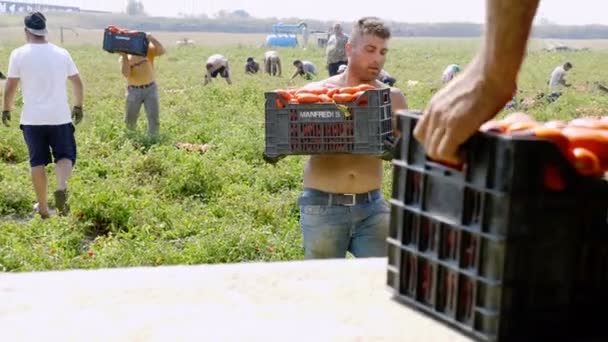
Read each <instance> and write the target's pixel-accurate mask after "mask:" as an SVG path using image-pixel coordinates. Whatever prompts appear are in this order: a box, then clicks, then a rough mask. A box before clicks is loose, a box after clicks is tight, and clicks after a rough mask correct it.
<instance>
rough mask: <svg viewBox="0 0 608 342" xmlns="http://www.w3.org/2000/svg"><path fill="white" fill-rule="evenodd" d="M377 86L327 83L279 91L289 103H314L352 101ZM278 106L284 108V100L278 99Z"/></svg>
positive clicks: (361, 102)
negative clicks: (347, 85) (339, 85)
mask: <svg viewBox="0 0 608 342" xmlns="http://www.w3.org/2000/svg"><path fill="white" fill-rule="evenodd" d="M373 89H376V87H374V86H372V85H369V84H360V85H358V86H354V87H337V86H334V85H332V84H325V85H323V86H320V87H304V88H300V89H296V88H288V89H277V90H275V91H274V92H275V93H277V94H278V95H279V96H280V97H281V98H282V99H283V100H284V101H285V102H287V103H289V104H304V103H306V104H312V103H342V104H347V103H352V102H355V101H357V100H358V99H359V98H360V97H361V96H362V95H363V93H365V91H367V90H373ZM361 100H362V101H360V102H359V103H358V104H359V105H360V106H365V105H366V104H367V101H365V99H363V98H362V99H361ZM276 104H277V107H279V108H284V107H285V105H284V103H283V102H282V101H280V100H279V99H277V101H276Z"/></svg>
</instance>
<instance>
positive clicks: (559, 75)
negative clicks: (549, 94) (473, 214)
mask: <svg viewBox="0 0 608 342" xmlns="http://www.w3.org/2000/svg"><path fill="white" fill-rule="evenodd" d="M564 76H566V70H564V67H562V66H558V67H557V68H555V70H553V72H552V73H551V80H549V88H551V90H558V89H559V88H560V86H561V82H562V80H563V79H564Z"/></svg>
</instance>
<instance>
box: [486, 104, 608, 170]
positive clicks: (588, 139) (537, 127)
mask: <svg viewBox="0 0 608 342" xmlns="http://www.w3.org/2000/svg"><path fill="white" fill-rule="evenodd" d="M480 130H481V131H484V132H496V133H500V134H509V135H516V136H521V135H523V136H535V137H538V138H544V139H548V140H551V141H553V142H554V143H555V144H557V146H558V147H559V149H560V151H561V152H562V153H563V154H564V156H565V157H566V158H567V159H568V160H569V161H570V162H571V163H572V165H573V166H574V168H575V169H576V170H577V171H578V173H579V174H581V175H583V176H592V177H602V176H604V175H605V173H606V172H608V117H606V116H605V117H601V118H592V117H583V118H577V119H573V120H571V121H569V122H565V121H559V120H554V121H548V122H537V121H535V120H534V119H533V118H531V117H530V116H528V115H526V114H524V113H513V114H510V115H509V116H507V117H505V118H504V119H502V120H492V121H488V122H486V123H485V124H483V125H482V126H481V128H480Z"/></svg>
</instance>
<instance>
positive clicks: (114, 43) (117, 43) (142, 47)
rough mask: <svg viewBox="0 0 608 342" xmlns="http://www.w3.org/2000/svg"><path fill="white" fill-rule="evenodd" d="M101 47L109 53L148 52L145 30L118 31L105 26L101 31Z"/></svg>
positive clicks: (140, 53) (144, 53) (140, 54)
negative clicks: (102, 31)
mask: <svg viewBox="0 0 608 342" xmlns="http://www.w3.org/2000/svg"><path fill="white" fill-rule="evenodd" d="M103 49H104V50H105V51H108V52H111V53H114V52H124V53H128V54H131V55H137V56H146V55H147V54H148V39H147V38H146V33H145V32H130V33H118V32H112V31H111V30H110V29H108V28H106V29H105V30H104V33H103Z"/></svg>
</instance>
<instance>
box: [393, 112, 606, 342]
mask: <svg viewBox="0 0 608 342" xmlns="http://www.w3.org/2000/svg"><path fill="white" fill-rule="evenodd" d="M417 120H418V115H417V114H414V113H406V114H404V115H399V116H398V120H397V122H398V127H399V128H400V130H401V133H402V139H400V140H399V142H398V143H397V152H396V153H397V156H396V157H395V159H394V160H393V177H394V178H393V191H392V196H391V200H390V203H391V222H390V231H389V238H388V248H389V252H388V253H389V256H388V277H387V282H388V285H389V287H390V288H391V289H392V291H393V293H394V295H395V297H396V299H397V300H399V301H400V302H402V303H404V304H406V305H408V306H410V307H413V308H416V309H418V310H420V311H422V312H424V313H426V314H428V315H430V316H431V317H434V318H435V319H437V320H438V321H440V322H443V323H445V324H448V325H450V326H452V327H455V328H457V329H459V330H460V331H462V332H464V333H465V334H467V335H469V336H471V337H473V338H475V339H476V340H479V341H608V330H606V329H605V327H604V325H605V323H604V321H605V309H606V308H607V307H608V296H607V295H606V291H607V290H608V267H607V266H608V265H607V261H608V224H607V214H608V184H607V182H606V181H605V180H603V179H598V178H589V177H582V176H579V175H578V174H577V173H576V171H575V169H574V168H573V167H572V166H571V165H570V163H569V162H568V161H567V160H566V159H565V158H564V156H563V155H562V154H561V153H560V151H559V150H558V148H557V147H556V146H555V145H554V144H553V143H551V142H550V141H545V140H541V139H537V138H533V137H529V138H525V137H509V136H501V135H496V134H492V133H478V134H477V135H476V136H474V137H473V138H472V139H471V140H470V141H469V142H467V144H465V147H464V150H465V151H466V153H465V159H464V161H465V163H464V167H463V168H462V169H461V170H454V169H452V168H449V167H445V166H442V165H440V164H437V163H434V162H432V161H430V160H429V159H427V157H426V155H425V152H424V149H423V147H422V146H421V145H420V144H419V143H418V141H417V140H416V139H414V138H413V135H412V132H413V129H414V127H415V124H416V122H417ZM556 177H557V178H559V180H560V181H561V182H563V184H564V190H562V191H553V190H550V189H552V187H551V186H550V184H551V183H552V182H554V181H555V178H556ZM588 338H590V339H588Z"/></svg>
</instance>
